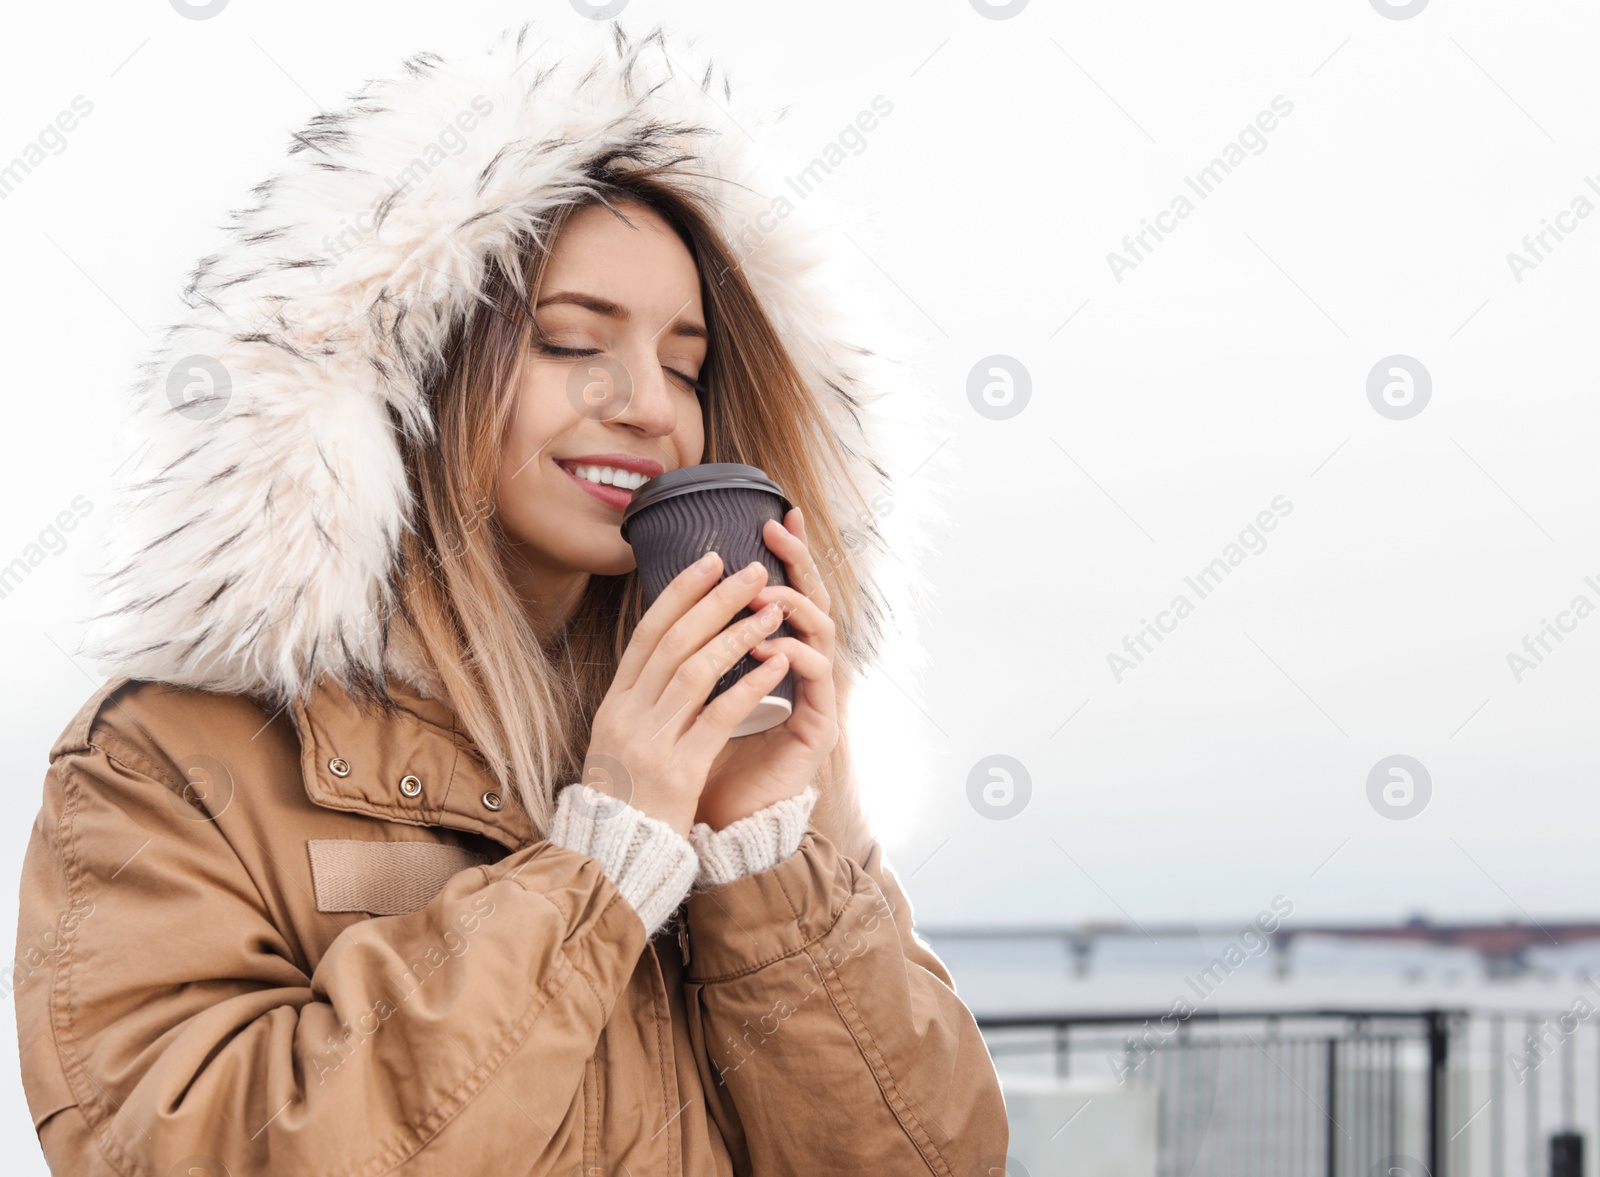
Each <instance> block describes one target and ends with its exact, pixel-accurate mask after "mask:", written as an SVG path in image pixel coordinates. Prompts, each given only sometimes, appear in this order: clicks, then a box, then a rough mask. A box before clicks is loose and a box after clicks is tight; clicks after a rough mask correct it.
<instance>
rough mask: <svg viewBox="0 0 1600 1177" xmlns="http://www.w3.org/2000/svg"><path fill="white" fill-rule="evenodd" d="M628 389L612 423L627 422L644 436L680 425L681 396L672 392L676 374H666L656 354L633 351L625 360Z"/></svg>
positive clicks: (652, 435) (660, 434)
mask: <svg viewBox="0 0 1600 1177" xmlns="http://www.w3.org/2000/svg"><path fill="white" fill-rule="evenodd" d="M623 364H624V367H625V368H626V370H627V380H628V384H629V389H628V391H627V394H626V395H625V396H624V397H623V398H622V399H623V400H624V401H625V402H626V403H625V404H624V405H623V407H622V408H621V409H620V411H618V412H617V413H615V414H614V415H610V416H608V420H609V421H610V422H611V423H613V424H621V425H626V426H628V427H630V428H632V429H634V430H636V431H637V432H638V433H639V434H641V435H642V436H644V437H661V436H664V435H666V434H669V433H671V432H672V431H673V429H675V428H676V427H677V424H678V403H677V402H678V399H679V398H675V397H674V396H673V395H672V385H671V384H670V383H669V381H671V380H672V379H673V377H671V376H669V375H667V372H666V369H665V368H663V367H662V365H661V362H660V360H658V359H657V358H656V357H655V355H654V354H642V355H641V354H637V353H635V354H630V355H628V356H626V357H625V358H624V359H623Z"/></svg>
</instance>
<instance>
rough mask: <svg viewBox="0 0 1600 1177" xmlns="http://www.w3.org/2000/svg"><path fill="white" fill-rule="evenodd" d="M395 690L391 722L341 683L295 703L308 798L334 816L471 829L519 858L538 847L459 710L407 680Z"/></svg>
mask: <svg viewBox="0 0 1600 1177" xmlns="http://www.w3.org/2000/svg"><path fill="white" fill-rule="evenodd" d="M388 689H389V693H390V695H391V696H392V697H393V698H394V700H395V702H396V703H397V704H398V705H399V706H398V710H396V711H395V713H394V715H393V716H392V717H389V718H386V717H385V716H384V715H383V714H382V713H381V712H380V711H377V710H376V709H373V708H370V707H369V708H362V707H360V706H359V705H358V704H357V702H356V700H355V699H354V698H353V697H352V696H351V695H350V694H349V692H348V691H346V690H345V689H344V688H343V687H341V686H340V685H339V684H338V682H337V681H336V680H334V679H333V678H331V677H323V678H322V679H320V680H319V681H318V683H317V685H316V687H315V688H314V689H313V690H312V692H311V694H310V695H309V696H308V697H306V698H304V699H301V698H296V699H294V700H293V701H292V702H291V704H290V706H291V708H292V710H293V714H294V722H295V727H296V728H297V729H298V731H299V733H300V749H301V751H300V769H301V773H302V775H303V776H304V777H305V786H306V795H307V796H309V797H310V798H311V800H312V801H313V802H315V803H316V804H318V805H322V806H325V807H327V808H329V809H342V810H345V811H347V812H350V813H364V814H369V815H371V816H373V817H381V818H384V819H386V820H388V821H398V822H405V823H407V824H410V825H419V826H445V827H448V828H450V829H454V830H464V831H467V832H469V833H474V834H481V835H482V836H484V837H486V838H492V839H493V840H494V841H496V842H499V843H500V844H501V845H503V846H505V847H507V848H508V849H512V850H515V849H517V848H519V847H521V846H525V845H527V844H528V843H530V842H532V841H533V840H534V831H533V824H532V822H531V821H530V820H529V818H528V814H527V811H526V810H524V809H523V807H522V805H521V803H520V802H519V801H518V800H517V799H516V798H515V797H514V796H512V795H507V794H506V793H504V792H503V791H502V790H501V788H500V786H499V784H498V782H496V780H495V779H494V777H493V775H492V774H491V773H490V772H489V770H488V766H487V764H486V762H485V761H484V759H483V756H482V754H481V753H480V752H479V751H478V749H477V747H476V746H475V745H474V744H473V742H472V740H471V739H470V738H469V737H468V736H467V734H466V733H465V732H463V731H461V730H460V729H459V728H458V727H457V725H456V721H455V713H454V711H453V710H452V709H451V708H450V706H449V705H448V704H446V703H445V702H443V701H442V700H439V699H428V698H424V697H423V696H422V695H421V694H419V693H418V692H417V691H416V690H415V689H414V688H412V687H411V686H409V685H407V684H405V683H404V682H401V681H399V680H397V679H391V680H390V681H389V683H388ZM496 806H498V808H496Z"/></svg>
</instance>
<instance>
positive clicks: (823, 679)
mask: <svg viewBox="0 0 1600 1177" xmlns="http://www.w3.org/2000/svg"><path fill="white" fill-rule="evenodd" d="M750 652H751V654H753V655H754V656H755V657H757V658H761V659H763V662H762V665H763V666H765V665H766V664H767V663H768V662H771V661H772V659H774V658H777V657H780V656H786V657H787V658H788V661H789V666H790V667H791V668H792V669H793V670H794V676H795V679H796V680H797V682H796V685H797V686H801V687H803V689H804V692H805V701H806V702H807V703H809V704H810V705H811V706H812V707H815V708H816V709H817V710H818V711H820V712H822V713H823V714H824V715H831V714H833V708H834V684H833V659H831V658H829V657H828V656H827V655H826V654H824V653H822V651H820V650H817V649H815V648H814V647H812V646H808V645H806V643H804V642H802V641H801V640H800V639H799V638H767V639H766V640H764V641H761V642H757V643H756V645H755V648H754V649H752V650H751V651H750ZM795 701H796V703H798V702H799V699H798V698H796V700H795Z"/></svg>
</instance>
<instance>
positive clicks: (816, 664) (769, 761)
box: [694, 507, 839, 830]
mask: <svg viewBox="0 0 1600 1177" xmlns="http://www.w3.org/2000/svg"><path fill="white" fill-rule="evenodd" d="M805 535H806V533H805V522H804V520H803V519H802V518H801V515H800V510H799V508H798V507H796V508H794V509H792V510H791V511H790V512H789V514H788V515H787V516H786V517H785V520H784V523H783V524H780V523H778V522H777V520H768V521H767V523H766V524H765V526H764V527H763V529H762V532H761V538H762V540H763V541H764V542H765V543H766V545H767V547H768V548H769V549H770V550H771V551H772V552H773V554H774V555H776V556H777V557H778V558H779V559H781V560H782V561H783V562H784V566H785V567H786V568H787V569H788V574H787V579H788V582H789V583H788V584H787V585H767V586H765V587H764V588H762V589H761V591H760V592H758V593H756V594H755V596H754V597H753V598H752V599H751V602H750V608H752V609H758V608H760V607H761V606H762V605H764V604H767V603H768V602H777V603H778V604H779V605H780V606H781V607H782V609H783V611H784V613H785V615H786V616H785V620H787V621H788V622H789V625H790V627H791V628H793V629H794V631H795V632H796V633H797V634H798V635H799V636H798V637H782V638H767V639H766V640H764V641H762V642H760V643H758V644H757V645H756V646H755V648H754V649H752V650H751V653H752V654H753V655H754V656H755V657H757V658H760V659H762V665H761V666H759V667H758V668H757V669H755V670H753V671H751V672H750V674H748V675H746V676H745V678H744V679H741V680H740V681H739V683H738V684H737V685H736V686H735V687H734V688H733V689H734V690H737V689H739V687H742V686H743V685H744V683H745V682H747V681H748V680H749V679H750V678H752V677H754V676H755V675H757V674H763V672H765V671H766V670H767V669H768V668H769V667H771V666H772V665H773V659H775V658H780V657H782V656H784V655H787V656H788V664H789V666H790V667H792V668H793V669H794V677H795V690H794V713H793V714H791V715H790V716H789V718H788V719H787V720H786V721H784V722H783V723H780V724H778V725H777V726H776V727H771V728H768V729H767V730H766V731H764V732H757V733H756V734H755V735H751V736H739V737H737V738H733V739H730V740H728V742H727V745H726V746H725V747H724V748H723V749H722V751H721V752H719V753H718V755H717V757H716V759H715V760H714V761H713V762H712V764H711V771H710V774H709V775H708V776H707V778H706V785H705V790H704V792H702V793H701V795H700V807H699V809H698V810H697V811H696V812H695V815H694V817H695V821H697V822H700V821H703V822H706V823H708V824H709V825H710V826H711V828H712V829H718V830H720V829H722V828H723V827H724V826H726V825H728V824H729V823H731V822H735V821H737V820H739V818H741V817H746V816H748V815H749V814H752V813H754V812H755V811H756V810H758V809H761V808H763V807H765V806H767V805H770V804H772V803H773V802H774V801H781V800H783V799H784V798H785V797H793V796H794V795H796V794H797V793H800V792H802V791H804V789H805V787H806V786H807V785H809V784H811V782H812V781H813V780H814V779H815V778H816V776H817V770H818V769H819V768H820V767H821V765H822V763H823V761H825V760H826V759H827V758H828V754H829V753H831V752H832V751H833V749H834V746H835V745H837V744H838V742H839V720H838V708H837V700H836V699H835V695H834V683H833V651H834V638H835V632H834V622H833V618H832V617H830V616H829V615H828V590H827V588H826V586H825V585H824V584H823V579H822V574H821V573H820V572H819V571H818V570H817V564H816V561H815V560H813V559H812V558H811V551H810V549H809V548H807V547H806V543H805ZM763 677H764V678H765V681H766V682H767V687H766V690H770V689H771V688H772V687H773V686H775V685H777V682H778V680H779V679H780V678H781V677H782V675H781V674H775V675H772V676H771V677H770V678H766V676H765V675H764V676H763ZM727 693H728V694H732V693H733V692H732V691H731V690H730V691H729V692H727ZM763 693H765V692H763ZM758 698H759V696H758ZM752 705H753V703H752ZM730 730H731V729H730Z"/></svg>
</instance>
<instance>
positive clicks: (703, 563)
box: [694, 552, 717, 572]
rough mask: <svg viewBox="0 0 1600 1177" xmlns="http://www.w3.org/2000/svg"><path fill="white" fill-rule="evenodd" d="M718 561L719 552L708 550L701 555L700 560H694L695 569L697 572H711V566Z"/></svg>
mask: <svg viewBox="0 0 1600 1177" xmlns="http://www.w3.org/2000/svg"><path fill="white" fill-rule="evenodd" d="M716 562H717V554H716V553H715V552H707V553H706V554H705V555H704V556H701V557H700V558H699V559H698V560H696V561H695V562H694V567H695V571H696V572H710V571H711V566H712V565H713V564H715V563H716Z"/></svg>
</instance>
